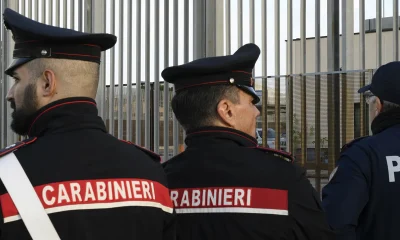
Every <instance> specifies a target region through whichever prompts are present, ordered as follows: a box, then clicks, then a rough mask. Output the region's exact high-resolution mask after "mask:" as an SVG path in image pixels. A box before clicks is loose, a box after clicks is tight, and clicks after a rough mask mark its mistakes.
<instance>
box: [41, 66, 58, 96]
mask: <svg viewBox="0 0 400 240" xmlns="http://www.w3.org/2000/svg"><path fill="white" fill-rule="evenodd" d="M38 81H39V82H38V84H39V86H40V91H41V95H42V96H43V97H50V96H53V95H54V94H55V93H56V83H57V81H56V75H55V73H54V72H53V71H52V70H49V69H46V70H45V71H44V72H43V74H42V77H41V78H40V79H39V80H38Z"/></svg>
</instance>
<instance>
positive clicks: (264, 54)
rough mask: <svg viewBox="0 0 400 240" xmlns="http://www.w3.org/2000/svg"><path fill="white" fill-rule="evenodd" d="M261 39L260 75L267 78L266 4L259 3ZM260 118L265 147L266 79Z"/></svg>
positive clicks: (264, 79)
mask: <svg viewBox="0 0 400 240" xmlns="http://www.w3.org/2000/svg"><path fill="white" fill-rule="evenodd" d="M261 18H262V20H261V37H262V51H261V56H262V75H263V76H264V77H265V76H267V39H268V38H267V3H266V1H262V3H261ZM261 114H262V115H261V116H262V130H263V131H262V136H261V137H262V145H263V147H266V146H267V128H268V88H267V78H263V79H262V100H261Z"/></svg>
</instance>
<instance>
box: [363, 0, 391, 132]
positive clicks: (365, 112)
mask: <svg viewBox="0 0 400 240" xmlns="http://www.w3.org/2000/svg"><path fill="white" fill-rule="evenodd" d="M396 2H397V0H396ZM364 21H365V0H359V21H358V22H359V25H360V26H359V29H360V42H359V53H360V55H359V57H360V60H359V61H360V69H365V23H364ZM364 85H365V72H361V78H360V86H364ZM366 109H367V108H366V106H365V100H364V95H363V94H361V95H360V122H361V124H360V127H361V131H360V134H361V136H365V135H366V134H367V131H366V128H367V119H366V114H367V111H366Z"/></svg>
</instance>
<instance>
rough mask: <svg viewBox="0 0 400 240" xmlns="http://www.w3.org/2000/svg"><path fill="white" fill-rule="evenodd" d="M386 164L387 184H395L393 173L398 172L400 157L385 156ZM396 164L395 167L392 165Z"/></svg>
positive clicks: (399, 170)
mask: <svg viewBox="0 0 400 240" xmlns="http://www.w3.org/2000/svg"><path fill="white" fill-rule="evenodd" d="M386 162H387V165H388V173H389V182H395V181H396V179H395V176H394V173H395V172H400V157H399V156H387V157H386ZM395 162H396V166H395V165H394V163H395Z"/></svg>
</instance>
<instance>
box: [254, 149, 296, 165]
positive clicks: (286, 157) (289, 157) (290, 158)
mask: <svg viewBox="0 0 400 240" xmlns="http://www.w3.org/2000/svg"><path fill="white" fill-rule="evenodd" d="M256 149H258V150H261V151H263V152H266V153H272V154H273V155H275V156H277V157H280V158H282V159H283V160H285V161H288V162H291V163H292V162H293V161H294V159H293V156H292V154H291V153H289V152H284V151H280V150H276V149H272V148H264V147H256Z"/></svg>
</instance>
